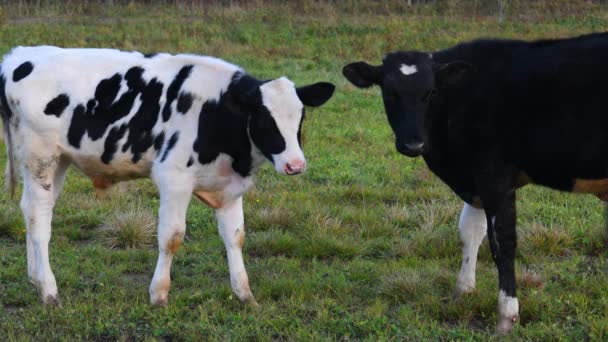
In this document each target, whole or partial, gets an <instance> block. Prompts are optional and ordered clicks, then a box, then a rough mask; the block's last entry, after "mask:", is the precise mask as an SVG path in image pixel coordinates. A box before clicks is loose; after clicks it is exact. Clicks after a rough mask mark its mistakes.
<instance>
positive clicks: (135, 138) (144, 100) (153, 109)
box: [122, 78, 163, 163]
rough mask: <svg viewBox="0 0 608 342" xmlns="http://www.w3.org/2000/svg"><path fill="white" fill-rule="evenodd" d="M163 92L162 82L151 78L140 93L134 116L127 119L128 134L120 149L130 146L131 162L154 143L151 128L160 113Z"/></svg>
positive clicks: (136, 160)
mask: <svg viewBox="0 0 608 342" xmlns="http://www.w3.org/2000/svg"><path fill="white" fill-rule="evenodd" d="M162 92H163V84H162V83H161V82H159V81H157V80H156V78H153V79H152V80H151V81H150V82H149V83H148V84H147V85H146V86H145V88H144V89H143V91H142V93H141V106H140V107H139V109H138V110H137V113H135V116H133V118H132V119H131V121H129V136H128V138H127V142H126V143H125V144H124V145H123V147H122V151H123V152H126V151H127V150H128V149H129V148H131V153H133V158H132V160H133V162H134V163H137V162H138V161H139V160H140V159H141V154H142V153H144V152H146V151H147V150H148V149H149V148H150V147H151V146H152V145H153V143H154V136H153V134H152V128H154V125H155V124H156V121H157V120H158V116H159V114H160V104H159V101H160V97H161V95H162Z"/></svg>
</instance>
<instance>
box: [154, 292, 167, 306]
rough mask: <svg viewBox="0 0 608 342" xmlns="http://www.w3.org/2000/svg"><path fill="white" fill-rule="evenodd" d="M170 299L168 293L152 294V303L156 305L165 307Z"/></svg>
mask: <svg viewBox="0 0 608 342" xmlns="http://www.w3.org/2000/svg"><path fill="white" fill-rule="evenodd" d="M168 300H169V295H168V294H164V295H157V296H152V295H151V296H150V305H152V306H156V307H161V308H162V307H165V306H167V301H168Z"/></svg>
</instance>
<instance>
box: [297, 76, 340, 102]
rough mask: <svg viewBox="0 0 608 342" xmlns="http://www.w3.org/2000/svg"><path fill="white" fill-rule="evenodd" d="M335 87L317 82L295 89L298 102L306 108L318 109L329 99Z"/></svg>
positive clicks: (327, 83)
mask: <svg viewBox="0 0 608 342" xmlns="http://www.w3.org/2000/svg"><path fill="white" fill-rule="evenodd" d="M335 89H336V86H335V85H333V84H331V83H329V82H319V83H315V84H311V85H307V86H304V87H300V88H296V93H297V94H298V97H299V98H300V101H302V103H303V104H304V105H306V106H311V107H318V106H320V105H322V104H324V103H325V102H327V100H329V99H330V98H331V96H332V95H333V94H334V90H335Z"/></svg>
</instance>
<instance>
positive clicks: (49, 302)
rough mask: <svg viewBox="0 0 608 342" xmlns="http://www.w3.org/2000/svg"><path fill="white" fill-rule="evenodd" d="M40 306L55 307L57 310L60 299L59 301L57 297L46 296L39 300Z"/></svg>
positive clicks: (59, 305)
mask: <svg viewBox="0 0 608 342" xmlns="http://www.w3.org/2000/svg"><path fill="white" fill-rule="evenodd" d="M41 301H42V304H44V305H46V306H49V307H57V308H61V307H62V305H61V299H59V295H58V294H56V295H46V296H44V297H42V298H41Z"/></svg>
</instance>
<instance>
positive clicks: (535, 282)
mask: <svg viewBox="0 0 608 342" xmlns="http://www.w3.org/2000/svg"><path fill="white" fill-rule="evenodd" d="M516 279H517V285H518V286H519V287H522V288H529V289H537V290H540V289H542V288H544V287H545V282H544V280H543V278H542V277H541V276H540V274H538V273H537V272H535V271H534V270H531V269H529V268H524V269H520V270H518V271H517V276H516Z"/></svg>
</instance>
